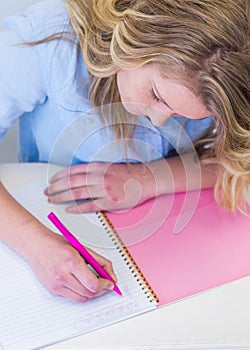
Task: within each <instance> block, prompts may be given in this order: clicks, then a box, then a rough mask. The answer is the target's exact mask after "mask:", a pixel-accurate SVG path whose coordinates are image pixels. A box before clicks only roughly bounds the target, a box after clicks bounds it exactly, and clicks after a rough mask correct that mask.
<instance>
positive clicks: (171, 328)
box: [0, 163, 250, 350]
mask: <svg viewBox="0 0 250 350" xmlns="http://www.w3.org/2000/svg"><path fill="white" fill-rule="evenodd" d="M47 170H48V169H47V165H46V164H32V163H30V164H16V163H10V164H0V176H1V179H2V181H3V183H4V184H5V185H6V187H9V188H11V187H15V186H19V185H22V184H25V183H27V182H31V181H36V180H39V179H41V178H44V177H47ZM50 170H51V171H52V169H51V168H50ZM49 173H50V174H51V172H49ZM249 229H250V227H249ZM249 251H250V247H249ZM249 254H250V252H249ZM62 332H63V330H62ZM59 349H68V350H69V349H70V350H74V349H84V350H114V349H115V350H157V349H161V350H163V349H164V350H166V349H171V350H176V349H181V350H184V349H185V350H186V349H192V350H193V349H199V350H200V349H209V350H211V349H224V350H229V349H230V350H234V349H248V350H249V349H250V276H249V277H247V278H244V279H240V280H237V281H234V282H232V283H230V284H227V285H224V286H221V287H219V288H216V289H213V290H210V291H207V292H205V293H202V294H199V295H196V296H194V297H191V298H188V299H185V300H182V301H179V302H177V303H173V304H171V305H168V306H165V307H162V308H159V309H157V310H155V311H152V312H148V313H146V314H143V315H141V316H137V317H135V318H131V319H129V320H126V321H123V322H120V323H117V324H115V325H113V326H109V327H106V328H102V329H100V330H98V331H95V332H92V333H88V334H85V335H83V336H80V337H77V338H74V339H71V340H68V341H65V342H63V343H60V344H55V345H53V346H51V347H49V348H48V350H59Z"/></svg>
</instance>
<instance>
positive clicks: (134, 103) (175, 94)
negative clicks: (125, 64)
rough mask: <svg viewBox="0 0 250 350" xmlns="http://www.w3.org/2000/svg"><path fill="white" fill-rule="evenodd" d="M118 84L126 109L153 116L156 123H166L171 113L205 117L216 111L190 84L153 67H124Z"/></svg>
mask: <svg viewBox="0 0 250 350" xmlns="http://www.w3.org/2000/svg"><path fill="white" fill-rule="evenodd" d="M117 85H118V89H119V92H120V96H121V101H122V104H123V105H124V107H125V109H126V110H127V111H128V112H130V113H132V114H136V115H145V116H147V117H149V118H150V120H151V122H152V124H154V125H155V126H161V125H163V124H164V123H165V122H166V120H167V119H168V118H169V117H170V116H185V117H187V118H190V119H202V118H206V117H208V116H211V114H212V113H211V112H209V111H208V110H207V109H206V108H205V106H204V105H203V104H202V102H201V101H200V100H199V98H198V97H197V96H195V95H194V93H192V92H191V91H190V90H189V89H188V88H187V87H185V86H184V85H181V84H179V83H178V82H176V81H174V80H171V79H164V78H162V77H161V75H160V73H159V72H158V71H157V70H156V68H154V67H152V66H143V67H140V68H134V69H121V70H120V71H119V72H118V73H117Z"/></svg>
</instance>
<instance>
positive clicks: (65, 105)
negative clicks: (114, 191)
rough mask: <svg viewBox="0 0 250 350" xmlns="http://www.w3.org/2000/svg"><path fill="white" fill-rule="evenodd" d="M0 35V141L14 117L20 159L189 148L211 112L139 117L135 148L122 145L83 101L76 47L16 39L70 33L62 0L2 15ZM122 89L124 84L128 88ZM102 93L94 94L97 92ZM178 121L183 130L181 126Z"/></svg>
mask: <svg viewBox="0 0 250 350" xmlns="http://www.w3.org/2000/svg"><path fill="white" fill-rule="evenodd" d="M4 27H5V29H4V31H3V32H1V33H0V52H1V54H0V139H2V138H3V137H4V134H5V133H6V131H7V130H8V128H9V127H10V126H11V125H12V124H13V123H14V122H15V121H16V120H19V160H20V161H25V162H28V161H40V162H48V161H52V162H55V163H58V164H62V165H66V166H68V165H70V164H76V163H79V162H90V161H112V162H119V161H124V159H126V156H128V158H129V160H130V161H138V160H139V161H150V160H154V159H158V158H161V157H167V156H170V155H173V154H174V150H175V148H176V147H177V148H178V151H185V152H186V151H188V149H189V148H190V142H189V141H188V140H189V137H190V139H191V140H193V139H195V138H196V137H197V136H199V135H202V134H203V133H204V131H205V130H206V129H207V127H208V126H209V125H210V123H211V120H212V119H211V118H206V119H203V120H186V119H185V118H184V117H178V118H177V117H175V118H173V117H171V118H170V119H169V120H168V121H167V122H166V123H165V124H164V125H163V126H162V127H154V126H153V125H152V124H151V122H150V121H149V120H148V118H146V117H144V116H139V117H138V121H137V122H138V126H137V127H136V131H135V142H134V147H130V148H129V149H128V153H126V151H125V150H124V145H123V142H122V141H117V140H114V137H113V134H112V131H111V130H110V128H107V127H104V125H103V123H102V121H101V118H100V116H99V114H98V111H97V109H93V108H92V107H91V105H90V102H89V100H88V86H87V85H86V82H85V79H86V78H87V76H88V70H87V68H86V66H85V64H84V61H83V59H82V56H81V53H80V52H79V50H78V48H77V45H74V44H72V43H69V42H67V41H65V40H54V41H50V42H48V43H44V44H42V45H36V46H25V45H18V44H21V43H26V42H29V41H34V40H39V39H43V38H45V37H47V36H49V35H51V34H53V33H58V32H62V31H72V29H71V26H70V22H69V18H68V15H67V12H66V10H65V7H64V5H63V2H62V1H60V0H45V1H42V2H40V3H38V4H36V5H34V6H32V7H30V8H28V9H27V10H26V11H24V12H23V14H21V15H19V16H12V17H9V18H7V19H6V20H5V21H4ZM128 88H129V87H128ZM100 93H101V92H100ZM183 124H185V127H184V131H183V130H182V129H183V128H182V125H183Z"/></svg>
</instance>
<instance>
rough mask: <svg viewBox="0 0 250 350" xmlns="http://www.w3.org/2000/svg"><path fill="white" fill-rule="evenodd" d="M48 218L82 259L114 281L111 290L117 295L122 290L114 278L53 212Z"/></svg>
mask: <svg viewBox="0 0 250 350" xmlns="http://www.w3.org/2000/svg"><path fill="white" fill-rule="evenodd" d="M48 219H49V220H50V221H51V222H52V223H53V224H54V225H55V227H56V228H57V229H58V230H59V231H60V232H61V233H62V235H63V236H64V237H65V238H66V239H67V240H68V242H69V243H70V244H71V245H72V247H74V248H75V249H76V250H77V251H78V252H79V253H80V254H81V255H82V257H83V258H84V260H85V261H86V262H87V263H88V264H89V265H90V266H91V267H92V268H93V269H94V270H95V271H96V272H97V273H98V274H99V275H100V276H101V277H103V278H106V279H107V280H109V281H112V282H113V283H114V288H113V291H114V292H116V293H117V294H119V295H122V292H121V291H120V289H119V288H118V287H117V285H116V284H115V282H114V280H113V279H112V278H111V277H110V276H109V274H108V273H107V272H106V271H105V270H104V269H103V268H102V267H101V265H100V264H99V263H98V262H97V261H96V260H95V259H94V258H93V256H92V255H91V254H90V253H89V252H88V251H87V249H86V248H84V246H83V245H82V244H81V243H80V242H79V241H78V240H77V239H76V237H75V236H74V235H73V234H72V233H71V232H69V230H68V229H67V228H66V227H65V226H64V225H63V223H62V222H61V221H60V220H59V219H58V217H57V216H56V215H55V214H54V213H52V212H51V213H49V215H48Z"/></svg>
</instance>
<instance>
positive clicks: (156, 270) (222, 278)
mask: <svg viewBox="0 0 250 350" xmlns="http://www.w3.org/2000/svg"><path fill="white" fill-rule="evenodd" d="M107 216H108V218H109V220H110V221H111V222H112V224H113V226H114V227H115V229H116V231H117V233H118V234H119V236H120V237H121V239H122V241H123V243H124V244H125V246H126V247H127V249H128V250H129V252H130V254H131V256H132V257H133V259H134V260H135V261H136V263H137V265H138V266H139V268H140V270H141V271H142V273H143V275H144V277H145V278H146V279H147V281H148V282H149V284H150V286H151V287H152V289H153V290H154V292H155V293H156V295H157V296H158V298H159V306H161V305H165V304H168V303H171V302H174V301H177V300H179V299H182V298H185V297H188V296H191V295H194V294H196V293H200V292H202V291H205V290H208V289H211V288H213V287H216V286H219V285H222V284H225V283H227V282H230V281H233V280H235V279H239V278H241V277H245V276H248V275H249V274H250V217H247V216H244V215H242V214H240V213H237V214H232V213H229V212H227V211H225V210H224V209H222V208H219V207H218V206H217V205H216V203H215V201H214V198H213V192H212V190H203V191H201V192H198V191H197V192H196V191H194V192H190V193H188V194H183V193H182V194H175V195H174V196H161V197H158V198H156V199H154V200H150V201H148V202H146V203H144V204H142V205H140V206H138V207H136V208H134V209H132V210H128V211H123V212H119V213H117V212H116V213H108V214H107Z"/></svg>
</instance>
